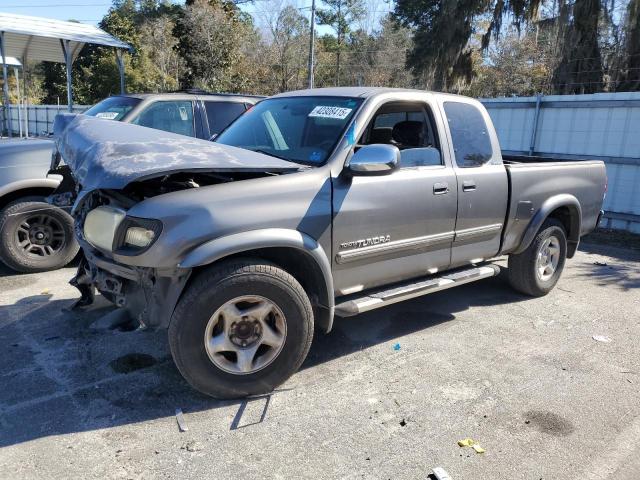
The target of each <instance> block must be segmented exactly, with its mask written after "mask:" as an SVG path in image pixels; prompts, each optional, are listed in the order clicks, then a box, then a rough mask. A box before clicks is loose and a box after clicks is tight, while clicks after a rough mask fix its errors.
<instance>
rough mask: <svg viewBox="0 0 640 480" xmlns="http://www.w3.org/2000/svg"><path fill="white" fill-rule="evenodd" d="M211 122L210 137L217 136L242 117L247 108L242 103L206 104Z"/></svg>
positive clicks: (208, 118)
mask: <svg viewBox="0 0 640 480" xmlns="http://www.w3.org/2000/svg"><path fill="white" fill-rule="evenodd" d="M204 108H205V110H206V112H207V120H208V121H209V135H217V134H218V133H220V132H221V131H222V130H224V129H225V128H227V126H228V125H229V124H230V123H231V122H233V121H234V120H235V119H236V118H238V117H239V116H240V115H242V114H243V113H244V112H245V110H246V107H245V105H244V103H240V102H204Z"/></svg>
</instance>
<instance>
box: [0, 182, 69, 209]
mask: <svg viewBox="0 0 640 480" xmlns="http://www.w3.org/2000/svg"><path fill="white" fill-rule="evenodd" d="M59 184H60V182H59V181H57V180H54V179H51V178H42V179H29V180H19V181H17V182H12V183H8V184H6V185H2V186H0V209H3V208H4V207H6V206H7V205H9V204H10V203H11V202H13V201H15V200H19V199H20V198H23V197H31V196H47V195H50V194H51V193H52V192H53V191H54V190H55V189H56V188H57V187H58V185H59Z"/></svg>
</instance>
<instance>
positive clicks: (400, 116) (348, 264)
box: [333, 101, 457, 295]
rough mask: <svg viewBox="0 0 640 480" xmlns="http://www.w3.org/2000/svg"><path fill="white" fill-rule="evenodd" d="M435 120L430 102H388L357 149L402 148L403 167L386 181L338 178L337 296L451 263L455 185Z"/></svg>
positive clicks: (335, 201) (382, 178)
mask: <svg viewBox="0 0 640 480" xmlns="http://www.w3.org/2000/svg"><path fill="white" fill-rule="evenodd" d="M436 108H437V107H436ZM437 118H438V117H436V116H435V115H433V110H432V109H431V105H430V104H429V103H428V102H398V101H391V102H388V103H384V104H382V106H380V107H379V108H378V109H377V110H376V111H375V113H374V114H373V116H372V118H371V119H370V120H369V121H368V125H367V127H366V129H365V130H364V133H363V134H362V137H361V138H360V139H359V140H358V144H357V145H356V149H357V148H358V146H362V145H368V144H393V145H396V146H397V147H398V148H399V149H400V153H401V162H400V169H399V170H397V171H395V172H394V173H392V174H391V175H387V176H378V177H352V176H349V175H344V174H343V175H340V176H339V177H338V178H336V179H334V183H333V188H334V195H333V211H334V221H333V253H334V259H333V262H334V263H333V269H334V286H335V289H336V291H337V294H338V295H340V294H343V295H345V294H349V293H355V292H357V291H360V290H366V289H368V288H372V287H375V286H378V285H383V284H388V283H391V282H395V281H400V280H404V279H408V278H412V277H419V276H424V275H427V274H428V273H434V272H435V271H437V270H438V269H442V268H446V267H447V266H448V265H449V261H450V254H451V243H452V240H453V231H454V225H455V216H456V208H457V207H456V179H455V174H454V171H453V169H452V168H451V166H450V165H449V164H448V161H449V159H448V158H447V155H443V154H442V152H441V148H440V146H441V145H444V144H445V143H446V141H447V140H446V137H445V136H444V135H443V134H441V132H442V129H443V125H442V124H441V123H440V124H438V123H436V119H437ZM441 135H442V136H441ZM343 173H344V172H343Z"/></svg>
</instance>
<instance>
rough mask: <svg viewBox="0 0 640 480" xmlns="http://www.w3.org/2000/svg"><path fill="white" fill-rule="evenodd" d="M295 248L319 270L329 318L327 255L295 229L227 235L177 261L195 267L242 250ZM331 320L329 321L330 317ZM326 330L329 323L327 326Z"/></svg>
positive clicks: (330, 293)
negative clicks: (309, 258) (305, 254)
mask: <svg viewBox="0 0 640 480" xmlns="http://www.w3.org/2000/svg"><path fill="white" fill-rule="evenodd" d="M278 247H279V248H295V249H298V250H303V251H304V252H305V253H307V254H308V255H309V256H310V257H311V259H313V261H315V263H316V264H317V266H318V267H319V270H320V271H321V272H322V277H323V281H324V284H325V293H324V294H323V296H324V297H325V298H320V299H319V301H320V303H321V304H322V305H323V306H325V307H326V308H327V309H328V313H329V319H332V318H333V310H334V307H335V299H334V296H333V277H332V274H331V264H330V263H329V257H328V256H327V255H326V253H325V251H324V249H323V248H322V246H321V245H320V244H318V242H317V241H315V240H314V239H313V238H311V237H310V236H309V235H306V234H304V233H302V232H299V231H297V230H290V229H285V228H267V229H261V230H250V231H247V232H242V233H236V234H232V235H227V236H225V237H221V238H216V239H214V240H210V241H208V242H206V243H204V244H202V245H200V246H199V247H196V248H195V249H193V250H192V251H191V252H189V253H188V254H187V255H186V256H185V257H184V259H183V260H182V261H181V262H180V265H179V267H181V268H194V267H199V266H203V265H209V264H211V263H213V262H215V261H217V260H220V259H222V258H225V257H228V256H230V255H235V254H238V253H242V252H248V251H251V250H257V249H262V248H278ZM329 321H330V320H329ZM327 327H328V328H327V330H330V329H331V325H330V324H329V325H327Z"/></svg>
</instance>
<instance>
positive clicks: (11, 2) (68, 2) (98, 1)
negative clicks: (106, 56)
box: [0, 0, 111, 25]
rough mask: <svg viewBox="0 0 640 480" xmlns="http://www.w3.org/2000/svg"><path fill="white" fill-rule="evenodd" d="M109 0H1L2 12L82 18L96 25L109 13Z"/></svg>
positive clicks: (0, 10) (84, 21)
mask: <svg viewBox="0 0 640 480" xmlns="http://www.w3.org/2000/svg"><path fill="white" fill-rule="evenodd" d="M110 6H111V2H110V1H108V0H0V12H3V13H17V14H19V15H33V16H36V17H47V18H55V19H57V20H71V19H73V20H80V21H81V22H82V23H90V24H93V25H96V24H97V23H98V22H99V21H100V20H101V19H102V17H103V16H104V15H105V14H106V13H107V11H108V10H109V7H110Z"/></svg>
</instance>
